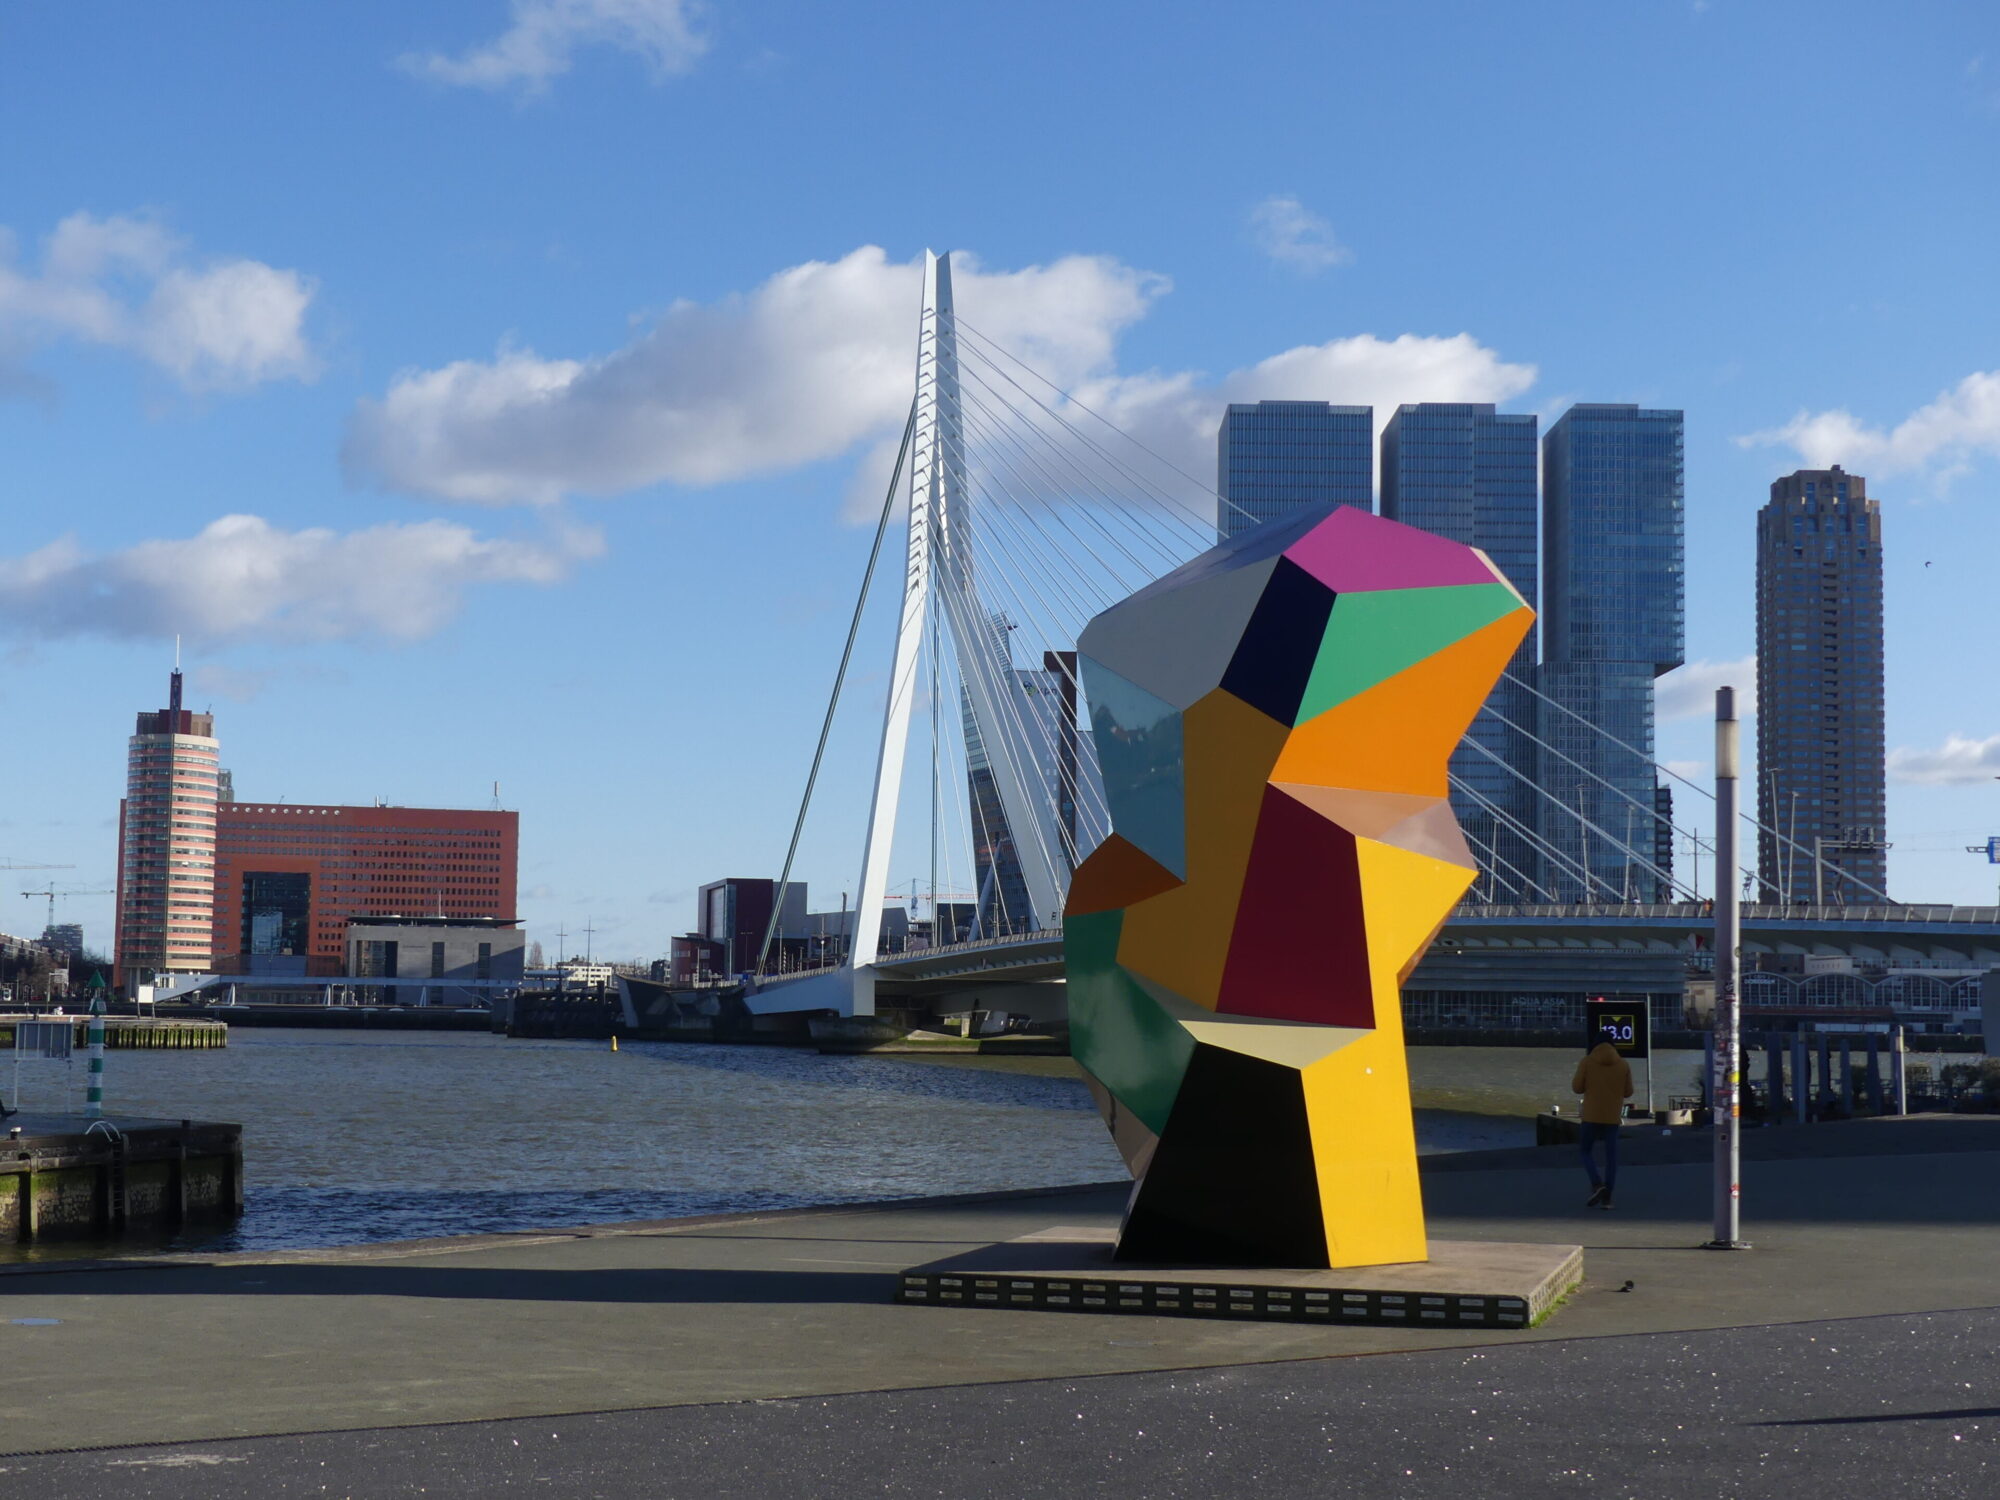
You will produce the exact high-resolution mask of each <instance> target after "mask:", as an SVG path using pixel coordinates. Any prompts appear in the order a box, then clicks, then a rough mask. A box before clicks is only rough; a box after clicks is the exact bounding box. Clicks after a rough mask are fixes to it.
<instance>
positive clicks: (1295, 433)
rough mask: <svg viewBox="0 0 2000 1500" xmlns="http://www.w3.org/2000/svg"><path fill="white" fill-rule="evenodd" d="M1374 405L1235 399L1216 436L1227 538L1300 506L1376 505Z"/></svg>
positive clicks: (1221, 524) (1221, 527)
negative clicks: (1245, 400)
mask: <svg viewBox="0 0 2000 1500" xmlns="http://www.w3.org/2000/svg"><path fill="white" fill-rule="evenodd" d="M1374 447H1375V409H1374V408H1373V407H1370V406H1331V405H1329V404H1328V403H1326V402H1324V401H1258V402H1255V403H1241V402H1239V403H1236V404H1233V405H1231V406H1230V408H1229V409H1228V410H1227V411H1226V412H1224V413H1223V416H1222V426H1221V428H1220V429H1219V430H1218V431H1217V433H1216V435H1215V449H1216V453H1215V471H1216V472H1215V488H1216V492H1217V493H1218V494H1220V495H1221V496H1222V498H1223V499H1224V500H1227V501H1228V502H1229V504H1228V505H1225V506H1223V507H1222V508H1221V514H1220V515H1218V516H1217V517H1216V528H1217V530H1218V531H1220V532H1221V534H1222V535H1223V536H1224V537H1225V538H1227V537H1232V536H1235V535H1236V533H1237V532H1239V531H1247V530H1249V529H1250V528H1251V527H1253V526H1258V525H1261V524H1263V523H1264V522H1265V521H1268V520H1270V519H1272V518H1273V517H1274V516H1282V515H1287V514H1289V513H1290V512H1292V511H1294V510H1297V509H1298V508H1299V507H1300V506H1302V505H1358V506H1360V507H1361V508H1362V509H1363V510H1372V509H1373V508H1374V504H1375V475H1374V467H1375V466H1374Z"/></svg>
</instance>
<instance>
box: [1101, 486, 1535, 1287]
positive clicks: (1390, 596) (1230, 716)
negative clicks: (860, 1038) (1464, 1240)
mask: <svg viewBox="0 0 2000 1500" xmlns="http://www.w3.org/2000/svg"><path fill="white" fill-rule="evenodd" d="M1532 619H1533V611H1532V610H1531V609H1530V608H1529V607H1528V605H1527V603H1526V602H1525V601H1524V600H1523V599H1522V598H1521V596H1520V595H1519V594H1518V593H1517V592H1516V591H1515V590H1514V588H1513V586H1512V585H1511V584H1509V583H1508V582H1507V581H1506V579H1505V578H1504V577H1503V576H1502V575H1501V573H1500V571H1499V569H1498V568H1496V567H1495V566H1494V565H1493V563H1492V562H1491V560H1489V559H1488V558H1487V557H1486V555H1485V554H1484V553H1483V552H1480V551H1478V550H1477V549H1475V548H1472V547H1466V546H1463V545H1461V544H1459V543H1457V542H1452V541H1448V540H1445V539H1444V538H1441V537H1437V536H1433V535H1432V534H1430V533H1429V532H1425V531H1420V530H1417V529H1416V528H1414V527H1410V526H1405V525H1401V524H1399V523H1398V522H1395V521H1388V520H1384V519H1381V518H1380V517H1377V516H1373V515H1370V514H1368V513H1367V512H1366V511H1362V510H1357V509H1354V508H1352V507H1340V508H1337V509H1333V510H1328V509H1326V508H1323V507H1315V508H1313V509H1312V510H1310V511H1309V512H1306V513H1304V514H1302V515H1299V516H1293V517H1287V518H1284V519H1282V520H1279V521H1274V522H1271V523H1268V524H1267V525H1265V526H1263V527H1260V528H1258V529H1256V530H1253V531H1248V532H1244V533H1242V534H1240V535H1238V536H1235V537H1232V538H1230V539H1229V540H1228V541H1227V542H1224V543H1223V544H1222V545H1220V546H1217V547H1214V548H1211V549H1210V550H1209V551H1207V552H1205V553H1203V554H1202V555H1201V556H1200V557H1197V558H1195V559H1194V560H1193V561H1192V562H1190V563H1188V564H1186V565H1185V566H1183V567H1181V568H1179V569H1177V570H1176V571H1174V572H1173V573H1170V574H1168V575H1167V576H1166V577H1165V578H1162V579H1161V580H1159V581H1158V582H1157V583H1154V584H1152V585H1150V586H1149V587H1147V588H1145V589H1142V590H1141V591H1140V592H1138V593H1136V594H1134V595H1132V596H1131V597H1130V598H1128V599H1126V600H1124V601H1123V602H1122V603H1119V604H1117V605H1114V606H1113V607H1112V608H1110V609H1108V610H1106V611H1104V612H1103V613H1102V614H1100V615H1098V616H1097V617H1096V618H1095V619H1094V620H1092V621H1091V623H1090V625H1089V627H1088V628H1087V629H1086V630H1085V631H1084V633H1083V636H1082V638H1081V639H1080V641H1079V642H1078V649H1079V656H1080V666H1081V671H1082V678H1083V687H1084V691H1085V693H1086V695H1087V697H1088V699H1089V703H1090V716H1091V733H1092V737H1093V740H1094V743H1095V745H1096V749H1097V757H1098V763H1099V767H1100V769H1101V771H1102V773H1103V780H1104V789H1105V797H1106V801H1107V803H1108V804H1109V807H1110V810H1111V818H1112V827H1113V832H1112V834H1111V836H1110V837H1109V838H1107V839H1106V840H1105V842H1104V843H1103V844H1102V845H1100V846H1099V847H1098V848H1097V849H1096V851H1095V852H1093V853H1092V854H1091V855H1090V857H1089V858H1088V859H1087V860H1085V861H1084V862H1083V864H1082V865H1081V866H1079V867H1078V869H1077V871H1076V874H1075V877H1074V879H1073V882H1072V884H1071V888H1070V895H1069V902H1068V906H1067V908H1066V910H1065V914H1064V938H1065V941H1064V946H1065V950H1066V959H1067V964H1068V976H1069V980H1068V983H1069V997H1070V998H1069V1008H1070V1023H1071V1037H1072V1047H1073V1050H1074V1052H1075V1055H1076V1058H1077V1061H1078V1063H1079V1064H1080V1065H1081V1066H1082V1067H1083V1069H1084V1071H1085V1074H1086V1077H1087V1078H1088V1080H1089V1082H1090V1085H1091V1091H1092V1093H1093V1094H1094V1096H1095V1097H1096V1099H1097V1102H1098V1106H1099V1108H1100V1109H1101V1110H1102V1111H1103V1113H1104V1115H1105V1119H1106V1122H1107V1123H1108V1124H1109V1125H1110V1127H1111V1132H1112V1135H1113V1138H1114V1139H1115V1140H1116V1141H1117V1143H1118V1147H1119V1150H1120V1151H1121V1153H1122V1154H1123V1155H1124V1158H1125V1161H1126V1165H1127V1166H1128V1167H1129V1168H1130V1169H1131V1171H1132V1174H1133V1176H1134V1177H1135V1178H1137V1179H1138V1180H1137V1182H1136V1184H1135V1185H1134V1188H1133V1193H1132V1199H1131V1202H1130V1205H1129V1206H1128V1208H1127V1210H1126V1214H1125V1220H1124V1224H1123V1227H1122V1228H1121V1230H1120V1234H1119V1241H1118V1255H1119V1256H1120V1257H1121V1258H1123V1259H1128V1260H1151V1261H1162V1260H1167V1261H1179V1262H1185V1261H1208V1262H1215V1263H1219V1264H1242V1265H1282V1266H1301V1267H1314V1266H1317V1267H1333V1266H1364V1265H1381V1264H1387V1263H1391V1262H1400V1261H1419V1260H1424V1259H1426V1258H1427V1249H1426V1243H1425V1238H1424V1217H1423V1200H1422V1196H1421V1194H1420V1192H1419V1189H1418V1184H1417V1160H1416V1141H1415V1136H1414V1132H1413V1128H1412V1123H1411V1115H1410V1089H1409V1073H1408V1067H1407V1064H1406V1062H1405V1058H1404V1052H1403V1025H1402V1008H1401V986H1402V983H1403V981H1404V979H1405V978H1407V977H1408V975H1409V972H1410V970H1411V969H1412V968H1414V967H1415V965H1416V962H1417V960H1418V959H1419V958H1420V957H1422V955H1423V953H1424V951H1425V949H1426V948H1428V947H1429V946H1430V942H1431V939H1432V938H1433V937H1434V936H1435V935H1436V933H1437V930H1438V928H1439V927H1440V926H1441V925H1442V924H1443V922H1444V919H1445V917H1446V916H1447V915H1448V914H1449V913H1450V911H1451V909H1452V907H1453V906H1454V905H1455V904H1456V903H1457V901H1458V900H1459V898H1460V897H1462V896H1463V895H1464V893H1465V891H1466V890H1467V889H1468V888H1469V887H1470V886H1471V884H1472V882H1473V879H1474V878H1475V876H1476V874H1477V871H1476V870H1475V868H1474V865H1473V861H1472V856H1471V853H1470V851H1469V850H1468V849H1467V847H1466V844H1465V840H1464V837H1463V836H1462V835H1461V834H1460V832H1459V828H1458V823H1457V820H1456V819H1455V818H1454V817H1453V815H1452V811H1451V805H1450V802H1449V801H1448V785H1447V780H1446V766H1447V763H1448V761H1449V759H1450V756H1451V752H1452V750H1453V748H1454V747H1455V746H1456V745H1457V744H1458V742H1459V740H1460V738H1461V737H1462V736H1463V735H1464V733H1465V731H1466V729H1467V727H1468V726H1469V725H1470V724H1471V722H1472V719H1473V717H1474V715H1475V714H1477V713H1478V711H1479V708H1480V705H1481V704H1483V703H1484V702H1485V700H1486V696H1487V694H1488V693H1489V692H1490V691H1491V690H1492V688H1493V685H1494V683H1495V682H1496V681H1498V679H1499V676H1500V673H1501V671H1502V669H1503V668H1504V667H1505V666H1506V664H1507V661H1508V659H1509V657H1510V656H1511V655H1512V654H1513V651H1514V648H1515V647H1516V646H1517V645H1519V644H1520V642H1521V640H1522V638H1523V637H1524V636H1525V635H1526V633H1527V630H1528V627H1529V624H1530V623H1531V621H1532Z"/></svg>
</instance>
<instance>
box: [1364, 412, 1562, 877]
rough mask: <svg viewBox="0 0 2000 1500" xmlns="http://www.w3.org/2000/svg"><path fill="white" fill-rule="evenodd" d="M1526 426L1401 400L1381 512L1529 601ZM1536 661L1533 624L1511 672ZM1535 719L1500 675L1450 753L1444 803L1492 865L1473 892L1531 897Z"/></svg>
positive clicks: (1534, 559) (1526, 700)
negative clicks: (1462, 552) (1490, 565)
mask: <svg viewBox="0 0 2000 1500" xmlns="http://www.w3.org/2000/svg"><path fill="white" fill-rule="evenodd" d="M1535 428H1536V419H1535V418H1534V417H1532V416H1515V415H1504V414H1502V413H1499V412H1496V411H1495V410H1494V409H1493V406H1492V404H1491V403H1490V402H1489V403H1471V402H1460V403H1443V402H1424V403H1422V404H1420V405H1415V406H1402V407H1398V408H1397V410H1396V414H1395V415H1394V416H1392V417H1391V418H1390V419H1389V424H1388V426H1387V427H1385V428H1384V429H1383V431H1382V514H1383V515H1384V516H1385V517H1387V518H1388V519H1390V520H1392V521H1401V522H1403V523H1404V524H1405V525H1409V526H1420V527H1422V528H1423V529H1424V530H1425V531H1429V532H1434V533H1436V534H1437V535H1438V536H1443V537H1449V538H1451V540H1453V541H1455V542H1463V543H1465V544H1466V545H1468V546H1472V547H1478V548H1480V549H1481V550H1483V551H1484V552H1485V553H1486V555H1487V556H1489V557H1491V558H1492V559H1493V561H1494V563H1495V564H1496V565H1498V567H1499V569H1500V571H1501V572H1502V573H1504V574H1506V575H1507V581H1508V582H1509V583H1511V584H1513V585H1514V587H1515V588H1516V589H1518V590H1520V592H1521V597H1522V598H1524V599H1526V600H1527V601H1528V602H1529V603H1530V604H1533V603H1535V599H1536V592H1537V589H1536V584H1537V581H1538V578H1539V576H1540V572H1541V568H1540V561H1541V559H1540V556H1539V553H1538V549H1537V535H1536V525H1535V510H1536V491H1535ZM1535 656H1536V639H1535V632H1534V630H1533V629H1530V630H1529V632H1528V637H1527V639H1526V640H1524V641H1523V642H1522V643H1521V647H1520V649H1519V650H1518V651H1517V652H1516V653H1515V654H1514V659H1513V660H1512V661H1511V662H1509V663H1508V670H1509V671H1510V672H1512V673H1513V674H1514V676H1515V677H1517V678H1520V679H1522V680H1523V681H1527V680H1530V679H1531V675H1532V673H1533V671H1534V663H1535ZM1534 725H1535V701H1534V697H1533V695H1532V694H1531V693H1529V692H1528V690H1527V689H1526V688H1525V687H1522V686H1520V685H1518V684H1517V683H1514V682H1510V681H1508V680H1507V679H1506V678H1504V677H1503V678H1502V679H1501V680H1500V682H1499V683H1498V685H1497V686H1495V688H1494V689H1493V694H1492V696H1491V697H1490V698H1489V699H1488V700H1487V707H1486V708H1485V709H1482V710H1481V711H1480V714H1479V717H1478V718H1477V719H1475V720H1474V721H1473V724H1472V728H1471V730H1470V732H1469V733H1468V734H1467V736H1466V739H1467V741H1468V743H1465V744H1462V745H1461V746H1460V747H1459V749H1458V751H1457V752H1456V753H1455V754H1454V755H1453V756H1452V759H1451V774H1452V776H1453V778H1454V781H1455V783H1456V784H1455V785H1454V786H1453V789H1452V794H1451V801H1452V808H1453V810H1454V811H1455V812H1456V813H1457V814H1458V820H1459V824H1460V826H1461V827H1463V828H1464V830H1465V836H1466V838H1467V840H1468V841H1469V842H1470V843H1471V845H1472V848H1473V852H1474V853H1475V855H1477V857H1478V859H1479V864H1480V868H1481V869H1483V870H1486V871H1488V872H1489V875H1488V878H1485V879H1482V880H1481V881H1480V882H1479V883H1478V884H1477V885H1476V886H1474V888H1473V896H1474V899H1479V900H1495V899H1508V898H1509V897H1512V898H1513V899H1517V900H1532V899H1534V898H1533V894H1532V887H1533V885H1534V882H1535V874H1534V872H1535V869H1536V861H1535V857H1534V852H1533V851H1534V845H1533V843H1532V841H1531V840H1530V838H1529V837H1528V836H1527V834H1526V833H1525V832H1523V831H1522V830H1523V829H1532V828H1533V827H1534V825H1535V802H1536V800H1537V799H1536V797H1535V792H1534V784H1535V778H1536V776H1537V774H1538V770H1539V768H1538V765H1537V762H1536V751H1535V745H1534V740H1533V738H1532V733H1533V730H1534ZM1510 820H1512V821H1511V822H1510Z"/></svg>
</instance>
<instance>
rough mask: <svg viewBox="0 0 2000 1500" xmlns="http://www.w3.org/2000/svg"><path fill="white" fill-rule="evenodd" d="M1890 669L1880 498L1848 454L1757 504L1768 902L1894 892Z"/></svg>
mask: <svg viewBox="0 0 2000 1500" xmlns="http://www.w3.org/2000/svg"><path fill="white" fill-rule="evenodd" d="M1882 677H1883V673H1882V515H1881V507H1880V502H1878V501H1875V500H1871V499H1869V498H1868V481H1867V480H1866V479H1864V478H1862V476H1861V475H1859V474H1849V473H1846V472H1845V471H1844V470H1842V469H1841V467H1840V466H1839V465H1838V464H1836V465H1834V467H1832V468H1831V469H1800V470H1799V471H1798V472H1797V473H1794V474H1788V475H1786V476H1785V477H1784V478H1783V479H1779V480H1776V481H1774V482H1773V483H1772V485H1771V498H1770V500H1769V502H1768V503H1767V504H1766V505H1765V506H1764V508H1763V509H1762V510H1760V511H1759V512H1758V513H1757V806H1758V812H1759V817H1758V821H1759V822H1760V823H1761V824H1762V825H1763V827H1762V829H1761V831H1760V832H1759V833H1758V835H1757V873H1758V878H1759V881H1760V883H1761V884H1762V886H1763V888H1764V899H1765V900H1766V901H1786V902H1807V901H1815V902H1816V901H1821V900H1824V901H1827V902H1833V903H1853V902H1860V903H1868V902H1877V901H1880V900H1882V899H1883V898H1882V896H1881V895H1880V894H1879V893H1880V892H1881V891H1882V890H1883V889H1884V887H1885V882H1886V879H1887V870H1886V861H1885V859H1884V855H1883V851H1884V850H1885V849H1886V847H1887V845H1886V844H1885V842H1884V838H1885V834H1884V825H1885V824H1886V823H1887V821H1888V817H1887V785H1886V783H1887V775H1886V769H1887V766H1886V759H1885V756H1886V750H1885V745H1884V737H1883V736H1884V724H1883V702H1882V687H1883V682H1882ZM1781 834H1782V835H1783V837H1782V838H1781V837H1780V835H1781ZM1815 855H1817V856H1818V858H1819V859H1822V860H1824V861H1825V864H1826V868H1825V870H1824V871H1822V870H1820V869H1819V868H1818V867H1817V866H1816V864H1815Z"/></svg>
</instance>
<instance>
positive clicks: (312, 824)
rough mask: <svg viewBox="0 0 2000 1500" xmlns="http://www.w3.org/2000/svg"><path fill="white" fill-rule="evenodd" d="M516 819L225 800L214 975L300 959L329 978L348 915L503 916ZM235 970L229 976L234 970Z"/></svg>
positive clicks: (218, 851)
mask: <svg viewBox="0 0 2000 1500" xmlns="http://www.w3.org/2000/svg"><path fill="white" fill-rule="evenodd" d="M520 818H521V815H520V814H519V813H514V812H473V811H468V810H466V809H462V808H439V807H302V806H299V805H297V804H295V803H285V802H281V803H275V804H273V803H263V802H224V803H222V804H221V805H220V806H219V807H217V809H216V819H215V918H214V938H213V947H214V951H215V955H216V959H215V962H216V965H217V968H218V972H220V971H221V969H223V968H229V967H230V965H229V957H230V956H237V957H242V956H248V955H276V954H290V955H304V956H305V957H307V958H310V959H320V960H324V961H326V962H327V963H328V964H330V965H331V967H329V968H328V969H327V970H326V972H329V973H334V972H338V971H339V969H340V966H341V965H342V964H343V963H344V962H345V958H346V950H345V942H346V936H347V922H348V919H349V918H350V917H385V916H402V917H416V916H444V917H505V918H509V919H511V918H512V917H513V916H514V915H515V911H514V895H515V892H514V882H515V873H516V858H517V851H518V847H519V842H520ZM245 967H247V966H244V965H237V966H235V967H234V968H232V969H231V972H242V970H243V968H245Z"/></svg>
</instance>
